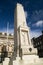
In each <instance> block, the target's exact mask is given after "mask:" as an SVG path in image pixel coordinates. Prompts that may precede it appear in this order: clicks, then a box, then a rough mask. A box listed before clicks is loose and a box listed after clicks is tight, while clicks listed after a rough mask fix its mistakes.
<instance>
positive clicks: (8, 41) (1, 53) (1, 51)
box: [0, 32, 14, 58]
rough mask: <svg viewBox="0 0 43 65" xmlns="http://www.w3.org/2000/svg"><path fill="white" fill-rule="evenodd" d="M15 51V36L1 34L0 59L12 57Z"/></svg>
mask: <svg viewBox="0 0 43 65" xmlns="http://www.w3.org/2000/svg"><path fill="white" fill-rule="evenodd" d="M13 51H14V38H13V34H9V35H7V33H2V32H0V58H3V57H11V55H12V53H13Z"/></svg>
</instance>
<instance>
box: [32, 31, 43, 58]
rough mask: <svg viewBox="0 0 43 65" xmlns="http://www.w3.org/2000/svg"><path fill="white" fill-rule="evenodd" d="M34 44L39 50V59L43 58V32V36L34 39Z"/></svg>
mask: <svg viewBox="0 0 43 65" xmlns="http://www.w3.org/2000/svg"><path fill="white" fill-rule="evenodd" d="M32 42H33V45H34V47H35V48H37V49H38V55H39V57H43V31H42V35H40V36H39V37H37V38H35V37H34V38H32Z"/></svg>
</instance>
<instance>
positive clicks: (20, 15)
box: [2, 3, 43, 65]
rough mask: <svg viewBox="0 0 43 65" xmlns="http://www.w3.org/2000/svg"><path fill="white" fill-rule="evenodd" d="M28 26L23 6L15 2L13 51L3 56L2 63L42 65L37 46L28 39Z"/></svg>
mask: <svg viewBox="0 0 43 65" xmlns="http://www.w3.org/2000/svg"><path fill="white" fill-rule="evenodd" d="M29 30H30V28H29V27H28V26H27V23H26V17H25V12H24V8H23V6H22V5H21V4H19V3H17V5H16V8H15V15H14V53H13V55H12V57H11V58H10V59H9V58H5V60H4V61H3V63H2V65H43V59H42V58H39V56H38V55H37V48H34V47H33V44H32V42H31V40H30V33H29Z"/></svg>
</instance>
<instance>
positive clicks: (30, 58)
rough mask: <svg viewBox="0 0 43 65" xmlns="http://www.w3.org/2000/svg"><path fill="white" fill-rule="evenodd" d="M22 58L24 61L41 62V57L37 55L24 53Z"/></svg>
mask: <svg viewBox="0 0 43 65" xmlns="http://www.w3.org/2000/svg"><path fill="white" fill-rule="evenodd" d="M22 59H23V61H24V63H36V62H40V60H39V57H38V56H37V55H23V56H22Z"/></svg>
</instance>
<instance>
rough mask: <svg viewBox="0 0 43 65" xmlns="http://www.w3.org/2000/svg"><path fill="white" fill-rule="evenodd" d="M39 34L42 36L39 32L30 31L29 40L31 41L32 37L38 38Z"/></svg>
mask: <svg viewBox="0 0 43 65" xmlns="http://www.w3.org/2000/svg"><path fill="white" fill-rule="evenodd" d="M41 34H42V33H41V31H38V30H35V31H30V37H31V39H32V38H33V37H38V36H40V35H41Z"/></svg>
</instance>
